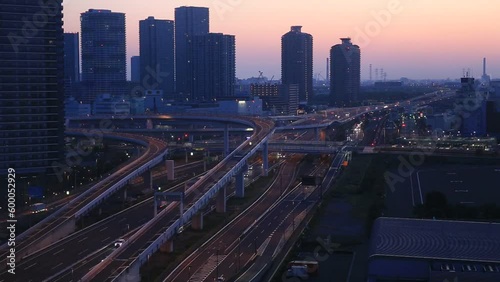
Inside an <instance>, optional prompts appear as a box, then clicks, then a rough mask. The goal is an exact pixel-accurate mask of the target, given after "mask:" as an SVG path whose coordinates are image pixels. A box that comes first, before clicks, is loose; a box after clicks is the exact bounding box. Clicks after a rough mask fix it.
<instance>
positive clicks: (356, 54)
mask: <svg viewBox="0 0 500 282" xmlns="http://www.w3.org/2000/svg"><path fill="white" fill-rule="evenodd" d="M340 40H342V44H337V45H334V46H333V47H332V48H331V50H330V103H331V105H335V106H347V105H349V104H351V103H353V102H356V101H358V95H359V88H360V83H361V80H360V78H361V53H360V50H359V46H358V45H353V44H352V43H351V39H350V38H340Z"/></svg>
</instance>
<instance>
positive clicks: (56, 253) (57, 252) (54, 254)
mask: <svg viewBox="0 0 500 282" xmlns="http://www.w3.org/2000/svg"><path fill="white" fill-rule="evenodd" d="M62 251H64V249H60V250H59V251H57V252H55V253H53V254H52V255H54V256H55V255H57V254H58V253H60V252H62Z"/></svg>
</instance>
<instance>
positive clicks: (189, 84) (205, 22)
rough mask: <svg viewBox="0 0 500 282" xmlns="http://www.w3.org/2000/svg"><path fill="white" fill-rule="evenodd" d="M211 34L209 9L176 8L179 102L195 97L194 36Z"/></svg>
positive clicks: (176, 68)
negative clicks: (192, 43) (192, 44)
mask: <svg viewBox="0 0 500 282" xmlns="http://www.w3.org/2000/svg"><path fill="white" fill-rule="evenodd" d="M208 32H209V12H208V8H204V7H190V6H183V7H178V8H175V80H176V81H175V82H176V83H175V85H176V89H175V92H176V93H177V97H176V99H178V100H183V101H186V100H191V99H192V96H193V83H194V81H193V64H192V63H193V61H192V56H193V50H192V48H191V42H192V40H193V37H194V36H198V35H206V34H208Z"/></svg>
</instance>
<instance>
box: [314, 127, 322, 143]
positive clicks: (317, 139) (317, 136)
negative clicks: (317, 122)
mask: <svg viewBox="0 0 500 282" xmlns="http://www.w3.org/2000/svg"><path fill="white" fill-rule="evenodd" d="M314 136H316V137H315V138H316V139H314V140H316V141H320V138H321V129H319V128H317V127H316V128H314Z"/></svg>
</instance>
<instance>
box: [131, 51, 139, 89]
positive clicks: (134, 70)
mask: <svg viewBox="0 0 500 282" xmlns="http://www.w3.org/2000/svg"><path fill="white" fill-rule="evenodd" d="M130 81H132V82H135V83H141V56H132V57H130Z"/></svg>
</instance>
